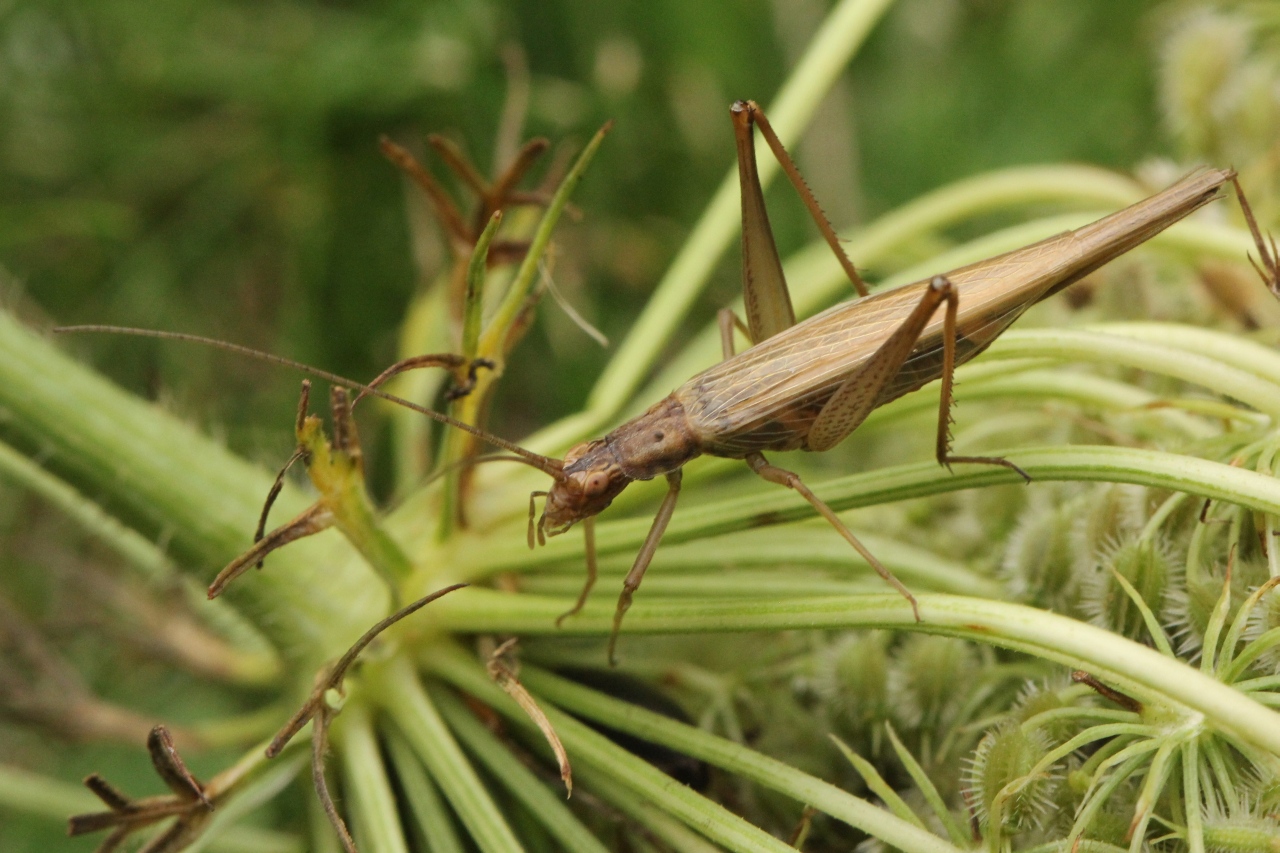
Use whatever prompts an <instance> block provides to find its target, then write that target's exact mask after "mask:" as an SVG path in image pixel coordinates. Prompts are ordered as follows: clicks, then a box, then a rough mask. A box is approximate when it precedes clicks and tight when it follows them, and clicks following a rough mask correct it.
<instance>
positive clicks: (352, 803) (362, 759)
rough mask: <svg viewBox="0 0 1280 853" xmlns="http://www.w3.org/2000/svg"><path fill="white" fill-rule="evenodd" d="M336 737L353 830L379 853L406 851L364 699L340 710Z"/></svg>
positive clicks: (392, 795)
mask: <svg viewBox="0 0 1280 853" xmlns="http://www.w3.org/2000/svg"><path fill="white" fill-rule="evenodd" d="M340 719H341V721H342V722H341V726H340V727H339V728H338V730H337V732H336V733H335V734H337V735H338V736H337V737H335V741H336V745H337V753H338V755H339V756H341V758H342V778H343V788H342V789H343V791H344V792H345V793H346V800H347V811H348V814H349V815H350V820H351V824H352V827H353V832H355V834H356V835H357V836H358V837H359V839H360V844H361V846H363V847H365V848H366V849H368V850H377V851H378V853H409V843H408V842H407V841H406V840H405V837H404V830H403V829H402V828H401V826H400V817H399V815H398V814H397V811H396V797H395V793H394V792H392V790H391V781H390V780H389V779H388V778H387V770H386V766H385V765H384V764H383V763H382V753H381V751H380V750H379V748H378V736H377V734H376V733H375V732H374V728H373V725H374V724H373V716H372V715H371V714H370V713H369V709H368V708H366V707H365V706H364V703H363V702H360V701H350V702H347V704H346V706H345V707H344V708H343V709H342V716H341V717H340Z"/></svg>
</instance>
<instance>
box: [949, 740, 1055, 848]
mask: <svg viewBox="0 0 1280 853" xmlns="http://www.w3.org/2000/svg"><path fill="white" fill-rule="evenodd" d="M1049 749H1050V746H1049V741H1048V738H1047V737H1046V736H1045V735H1044V733H1043V732H1042V731H1041V730H1040V729H1031V730H1030V731H1026V730H1024V729H1023V727H1022V726H1020V725H1017V724H1016V723H1012V722H1010V723H1005V724H1002V725H1001V726H999V727H997V728H995V729H993V730H992V731H989V732H987V733H986V735H984V736H983V738H982V740H981V741H979V742H978V746H977V749H975V750H974V752H973V757H972V759H970V761H969V763H968V766H967V767H966V768H965V773H964V784H965V790H966V792H967V797H966V799H967V800H968V802H970V803H972V804H973V808H974V809H975V813H976V814H977V816H978V820H979V821H980V822H981V823H982V824H984V825H985V826H987V827H988V829H990V821H992V820H995V819H997V815H998V819H999V821H1000V830H1001V832H1019V831H1022V830H1026V829H1033V828H1035V827H1037V826H1039V825H1040V824H1041V822H1042V821H1044V820H1045V818H1046V817H1047V816H1048V814H1049V813H1050V805H1051V803H1052V793H1053V789H1054V788H1055V787H1057V786H1058V785H1059V784H1060V782H1061V776H1060V775H1058V774H1056V773H1054V772H1053V771H1052V770H1050V771H1047V772H1045V773H1037V774H1035V775H1030V774H1031V770H1032V768H1034V767H1035V765H1036V764H1037V762H1039V761H1040V760H1041V759H1043V758H1044V757H1045V755H1046V754H1048V752H1049Z"/></svg>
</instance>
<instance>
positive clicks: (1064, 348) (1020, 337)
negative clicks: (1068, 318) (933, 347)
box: [986, 329, 1280, 421]
mask: <svg viewBox="0 0 1280 853" xmlns="http://www.w3.org/2000/svg"><path fill="white" fill-rule="evenodd" d="M1170 331H1172V330H1169V329H1166V333H1168V332H1170ZM1166 340H1167V339H1166ZM986 357H987V358H988V359H1001V358H1015V359H1023V358H1056V359H1061V360H1063V361H1071V362H1090V363H1096V364H1107V365H1115V366H1123V367H1136V368H1139V369H1142V370H1148V371H1151V372H1153V373H1156V374H1159V375H1162V376H1172V377H1173V378H1175V379H1181V380H1183V381H1184V382H1190V383H1193V384H1195V385H1199V386H1201V387H1204V388H1209V389H1211V390H1213V391H1214V392H1215V393H1219V394H1223V395H1225V396H1227V397H1232V398H1234V399H1236V400H1239V401H1240V402H1243V403H1247V404H1248V405H1250V406H1252V407H1253V408H1255V409H1257V410H1258V411H1260V412H1262V413H1264V414H1266V415H1269V416H1270V417H1271V418H1272V420H1273V421H1274V420H1277V419H1280V385H1277V384H1276V380H1275V379H1271V380H1268V379H1263V378H1261V377H1260V376H1259V375H1258V374H1257V373H1255V372H1252V371H1245V370H1242V369H1239V368H1236V367H1232V366H1230V365H1229V364H1225V363H1223V362H1222V361H1219V360H1217V359H1214V358H1209V357H1207V356H1203V355H1199V354H1198V353H1195V352H1192V351H1190V349H1189V347H1185V346H1183V345H1182V342H1181V341H1179V343H1178V345H1177V346H1171V345H1169V344H1167V343H1153V342H1151V341H1147V340H1138V339H1135V338H1130V337H1121V336H1120V335H1108V334H1103V333H1099V332H1090V331H1085V330H1080V329H1035V330H1033V331H1032V330H1017V329H1015V330H1013V331H1010V332H1006V333H1005V334H1004V335H1002V336H1001V337H1000V338H999V339H998V340H997V341H996V342H995V343H993V344H992V345H991V347H990V348H989V349H988V350H987V353H986ZM1276 377H1277V378H1280V373H1277V374H1276Z"/></svg>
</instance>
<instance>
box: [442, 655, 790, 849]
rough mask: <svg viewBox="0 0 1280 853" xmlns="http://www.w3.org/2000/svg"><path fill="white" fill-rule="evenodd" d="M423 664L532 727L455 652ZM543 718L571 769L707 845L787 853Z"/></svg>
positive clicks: (560, 716)
mask: <svg viewBox="0 0 1280 853" xmlns="http://www.w3.org/2000/svg"><path fill="white" fill-rule="evenodd" d="M426 663H427V665H428V666H429V667H430V668H431V670H432V671H433V672H435V673H436V674H438V675H440V676H441V677H442V678H444V679H446V680H447V681H449V682H450V683H452V684H454V685H455V686H457V687H459V688H461V689H463V690H465V691H466V692H467V693H470V694H471V695H472V696H475V697H477V698H478V699H480V700H481V701H483V702H484V703H485V704H487V705H489V706H491V707H492V708H493V709H494V710H496V711H498V713H500V714H502V715H503V716H504V717H507V718H508V719H509V720H511V721H512V722H513V723H515V724H516V725H517V726H519V727H520V728H522V729H526V730H532V726H533V723H532V722H530V721H529V718H528V716H527V715H526V714H525V713H524V711H523V710H521V709H520V708H519V706H518V705H516V703H515V702H514V701H513V700H512V699H511V698H510V697H509V696H507V694H506V693H504V692H502V690H501V689H499V688H498V687H497V686H496V685H494V684H493V683H492V682H491V681H490V680H489V677H488V675H487V674H486V673H485V671H484V669H483V668H481V667H480V666H479V664H477V663H476V662H475V661H474V660H472V659H470V658H468V657H467V656H466V655H465V654H463V653H462V652H460V651H458V650H457V649H456V648H445V647H443V646H442V647H440V648H439V649H432V653H431V655H430V657H429V658H428V660H427V661H426ZM543 710H544V711H545V712H546V714H547V719H549V720H550V721H551V724H552V726H554V727H555V730H556V733H557V734H558V735H559V736H560V740H561V741H562V742H563V743H564V746H565V749H566V750H568V752H569V755H570V757H571V760H572V761H573V762H574V763H575V764H579V765H580V764H589V765H592V766H594V767H595V768H596V769H597V770H601V771H604V772H607V773H610V774H611V775H612V776H613V778H614V779H615V780H616V781H617V782H619V783H620V784H621V785H622V786H623V787H625V788H629V789H630V790H632V791H633V792H634V793H636V794H638V795H640V796H641V797H643V798H644V799H647V800H648V801H649V802H651V803H653V804H654V805H655V806H657V807H659V808H660V809H662V810H663V811H665V812H667V813H668V814H670V815H672V816H673V817H676V818H678V819H680V820H681V821H683V822H685V823H686V824H688V825H689V826H691V827H693V828H694V829H696V830H698V831H699V832H701V833H702V834H703V835H705V836H706V837H707V838H709V839H710V840H712V841H714V842H716V843H717V844H720V845H722V846H724V847H727V848H728V849H730V850H733V851H743V853H747V851H750V853H769V851H776V853H783V851H786V850H790V849H791V848H789V847H787V846H786V845H784V844H783V843H782V842H780V841H778V840H777V839H776V838H774V837H773V836H771V835H769V834H768V833H766V832H764V831H763V830H761V829H759V828H758V827H756V826H754V825H752V824H750V823H748V822H747V821H745V820H743V819H742V818H740V817H738V816H737V815H735V814H733V813H732V812H730V811H728V810H727V809H725V808H724V807H723V806H721V805H719V804H718V803H715V802H712V801H711V800H708V799H706V798H705V797H702V796H701V795H699V794H697V793H695V792H694V791H692V790H691V789H690V788H688V787H687V786H685V785H682V784H680V783H679V782H676V781H675V780H674V779H672V778H671V777H670V776H668V775H666V774H665V773H663V772H662V771H661V770H658V769H657V768H656V767H654V766H653V765H652V764H649V763H648V762H647V761H645V760H644V759H642V758H638V757H636V756H635V755H633V754H631V753H630V752H628V751H627V750H625V749H623V748H622V747H620V746H618V745H617V744H615V743H613V742H612V741H611V740H609V739H608V738H606V737H605V736H604V735H602V734H600V733H599V732H596V731H595V730H593V729H591V728H589V727H588V726H586V725H585V724H583V723H581V722H579V721H578V720H576V719H574V718H573V717H571V716H569V715H568V714H565V713H564V712H562V711H559V710H557V709H555V708H544V709H543Z"/></svg>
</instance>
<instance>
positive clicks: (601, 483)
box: [582, 471, 609, 495]
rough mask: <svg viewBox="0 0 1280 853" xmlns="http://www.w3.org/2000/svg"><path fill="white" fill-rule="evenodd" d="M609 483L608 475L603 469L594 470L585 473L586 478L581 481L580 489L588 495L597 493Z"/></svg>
mask: <svg viewBox="0 0 1280 853" xmlns="http://www.w3.org/2000/svg"><path fill="white" fill-rule="evenodd" d="M608 485H609V475H608V474H606V473H604V472H603V471H596V472H594V473H592V474H589V475H587V479H586V480H584V481H583V482H582V490H583V491H584V492H586V493H587V494H589V495H598V494H600V493H601V492H603V491H604V490H605V487H606V486H608Z"/></svg>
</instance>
